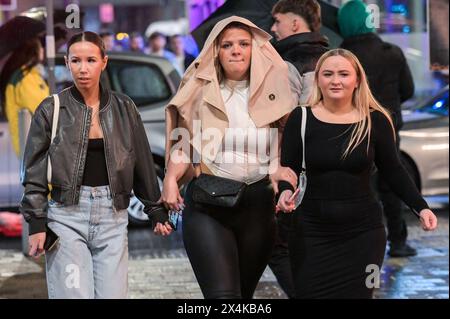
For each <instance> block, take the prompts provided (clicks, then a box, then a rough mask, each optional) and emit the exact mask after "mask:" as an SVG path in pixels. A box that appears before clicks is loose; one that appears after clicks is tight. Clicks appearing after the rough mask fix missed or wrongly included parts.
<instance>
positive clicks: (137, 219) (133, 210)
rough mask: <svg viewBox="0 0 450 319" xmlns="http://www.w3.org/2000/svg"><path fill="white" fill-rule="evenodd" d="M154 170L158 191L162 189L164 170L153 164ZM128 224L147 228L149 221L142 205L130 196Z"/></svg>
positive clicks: (134, 197)
mask: <svg viewBox="0 0 450 319" xmlns="http://www.w3.org/2000/svg"><path fill="white" fill-rule="evenodd" d="M155 170H156V175H157V180H158V185H159V189H160V190H161V189H162V185H163V180H164V170H163V168H162V167H161V166H159V165H158V164H156V163H155ZM128 222H129V224H130V225H131V226H148V225H150V221H149V219H148V216H147V214H146V213H144V205H143V204H142V203H141V202H140V201H139V199H137V197H136V196H134V195H132V196H131V198H130V205H129V206H128Z"/></svg>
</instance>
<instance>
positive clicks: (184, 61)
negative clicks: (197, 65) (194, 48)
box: [170, 34, 195, 73]
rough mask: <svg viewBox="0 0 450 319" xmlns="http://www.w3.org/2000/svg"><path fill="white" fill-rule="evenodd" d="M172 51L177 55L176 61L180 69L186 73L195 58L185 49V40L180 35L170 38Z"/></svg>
mask: <svg viewBox="0 0 450 319" xmlns="http://www.w3.org/2000/svg"><path fill="white" fill-rule="evenodd" d="M170 49H171V50H172V52H173V53H174V54H175V60H176V61H177V63H178V67H179V69H180V70H181V71H182V73H184V71H186V69H187V68H188V67H189V65H191V63H192V62H194V60H195V57H194V56H193V55H191V54H189V53H187V52H186V50H185V49H184V40H183V37H182V36H181V35H180V34H175V35H173V36H171V37H170Z"/></svg>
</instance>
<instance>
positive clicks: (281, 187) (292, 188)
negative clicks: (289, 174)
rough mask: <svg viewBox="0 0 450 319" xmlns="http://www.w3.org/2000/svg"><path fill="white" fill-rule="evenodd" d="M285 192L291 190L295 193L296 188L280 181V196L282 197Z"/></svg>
mask: <svg viewBox="0 0 450 319" xmlns="http://www.w3.org/2000/svg"><path fill="white" fill-rule="evenodd" d="M285 190H291V191H292V192H294V191H295V188H294V187H292V185H291V183H289V182H286V181H279V182H278V194H279V195H281V193H282V192H284V191H285ZM279 195H278V196H279Z"/></svg>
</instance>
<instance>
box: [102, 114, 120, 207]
mask: <svg viewBox="0 0 450 319" xmlns="http://www.w3.org/2000/svg"><path fill="white" fill-rule="evenodd" d="M98 116H99V120H100V125H101V127H102V132H103V147H104V148H105V162H106V171H107V173H108V181H109V189H110V191H111V197H112V202H113V207H115V206H114V199H115V197H116V196H115V195H116V194H115V193H114V187H113V184H112V183H111V174H110V170H109V161H108V158H109V150H108V147H107V145H108V143H107V137H106V136H107V134H105V127H104V125H103V121H102V115H101V112H99V114H98Z"/></svg>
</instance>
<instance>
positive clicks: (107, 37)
mask: <svg viewBox="0 0 450 319" xmlns="http://www.w3.org/2000/svg"><path fill="white" fill-rule="evenodd" d="M99 35H100V38H102V40H103V43H104V44H105V50H106V52H116V51H120V48H119V47H118V46H117V45H116V41H115V39H114V33H113V32H111V31H103V32H100V34H99Z"/></svg>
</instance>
